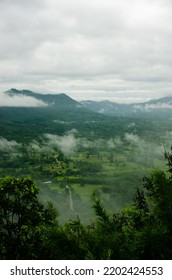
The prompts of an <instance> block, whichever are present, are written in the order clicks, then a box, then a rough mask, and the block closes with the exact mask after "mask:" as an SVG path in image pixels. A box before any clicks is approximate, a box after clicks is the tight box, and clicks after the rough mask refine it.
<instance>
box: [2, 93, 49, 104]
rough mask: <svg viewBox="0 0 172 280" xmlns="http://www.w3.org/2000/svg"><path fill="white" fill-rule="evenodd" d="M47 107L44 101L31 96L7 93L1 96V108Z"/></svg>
mask: <svg viewBox="0 0 172 280" xmlns="http://www.w3.org/2000/svg"><path fill="white" fill-rule="evenodd" d="M44 106H47V104H45V103H44V102H43V101H41V100H38V99H36V98H34V97H31V96H24V95H14V96H10V95H8V94H7V93H1V94H0V107H44Z"/></svg>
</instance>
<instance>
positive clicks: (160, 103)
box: [81, 96, 172, 116]
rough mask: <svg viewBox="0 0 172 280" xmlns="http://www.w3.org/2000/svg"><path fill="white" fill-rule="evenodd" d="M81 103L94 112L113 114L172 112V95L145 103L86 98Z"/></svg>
mask: <svg viewBox="0 0 172 280" xmlns="http://www.w3.org/2000/svg"><path fill="white" fill-rule="evenodd" d="M81 104H82V105H83V106H84V107H85V108H87V109H90V110H93V111H94V112H97V113H101V114H105V115H111V116H128V115H129V116H131V115H132V116H134V115H137V114H139V115H143V114H144V115H145V113H147V114H149V115H150V114H153V115H155V114H157V112H161V113H163V114H164V113H168V114H169V113H172V96H166V97H162V98H159V99H152V100H150V101H147V102H143V103H132V104H119V103H114V102H110V101H108V100H103V101H92V100H85V101H82V102H81Z"/></svg>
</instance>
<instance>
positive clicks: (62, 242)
mask: <svg viewBox="0 0 172 280" xmlns="http://www.w3.org/2000/svg"><path fill="white" fill-rule="evenodd" d="M166 158H167V160H168V172H167V173H165V172H163V171H161V170H156V171H154V172H153V173H152V174H151V175H150V176H148V177H145V178H144V180H143V187H144V188H143V190H141V189H137V191H136V194H135V197H134V201H133V203H132V204H131V205H130V206H128V207H125V208H123V209H122V210H121V211H120V212H119V211H118V212H114V213H113V214H109V213H108V211H107V210H106V209H105V208H104V207H103V206H102V204H101V201H100V199H99V198H97V196H96V195H95V194H94V195H93V198H92V199H93V202H92V203H93V207H94V210H95V213H96V219H95V220H94V222H92V223H91V224H89V225H84V224H83V223H82V221H81V220H80V219H79V217H78V218H76V219H73V220H71V221H69V222H68V223H65V224H64V225H63V226H62V225H60V224H59V222H58V217H57V212H56V210H55V208H54V206H53V205H52V204H51V203H48V204H47V206H46V207H45V206H43V204H42V203H41V202H40V201H39V199H38V194H39V188H38V187H37V186H36V185H35V184H34V183H33V181H32V180H31V179H16V178H10V177H6V178H4V179H1V180H0V204H1V208H0V209H1V211H0V237H1V238H0V249H1V250H0V258H1V259H85V260H88V259H104V260H108V259H171V258H172V251H171V247H170V246H169V244H170V243H171V241H172V234H171V232H172V222H171V221H172V154H166ZM131 273H132V272H131ZM143 273H145V272H144V271H143Z"/></svg>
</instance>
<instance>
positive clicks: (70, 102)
mask: <svg viewBox="0 0 172 280" xmlns="http://www.w3.org/2000/svg"><path fill="white" fill-rule="evenodd" d="M5 93H7V94H8V95H9V96H11V97H14V96H21V95H22V96H30V97H33V98H35V99H38V100H41V101H43V102H45V103H46V104H47V105H49V106H53V107H60V108H62V107H63V108H64V107H79V106H81V105H80V104H79V102H77V101H75V100H74V99H72V98H71V97H69V96H68V95H66V94H65V93H59V94H41V93H35V92H33V91H30V90H17V89H14V88H12V89H10V90H8V91H6V92H5Z"/></svg>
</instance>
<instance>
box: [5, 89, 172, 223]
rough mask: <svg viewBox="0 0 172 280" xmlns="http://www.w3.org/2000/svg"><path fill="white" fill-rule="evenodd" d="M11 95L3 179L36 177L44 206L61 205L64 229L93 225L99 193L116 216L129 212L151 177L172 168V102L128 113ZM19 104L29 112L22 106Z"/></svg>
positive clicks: (154, 103) (17, 93) (133, 106)
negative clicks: (171, 161) (168, 156)
mask: <svg viewBox="0 0 172 280" xmlns="http://www.w3.org/2000/svg"><path fill="white" fill-rule="evenodd" d="M5 95H7V96H8V98H7V99H6V102H7V103H6V105H3V104H1V106H0V118H1V123H0V131H1V136H0V152H1V159H0V176H1V177H5V176H8V175H12V176H16V177H32V178H33V179H34V180H35V181H36V183H37V184H38V185H39V187H40V189H41V194H40V197H41V200H42V201H43V202H44V203H46V201H47V200H50V201H52V202H53V203H54V205H55V207H57V209H58V211H59V215H60V219H61V222H65V221H68V219H69V218H72V217H77V216H79V217H80V218H81V220H83V221H84V222H85V223H89V222H90V221H91V220H92V219H93V216H94V215H93V209H92V206H91V203H92V202H91V196H92V194H93V192H95V193H96V195H97V196H99V197H100V198H101V201H102V202H103V204H104V205H105V206H106V207H107V208H108V209H109V211H111V212H113V211H116V210H120V209H122V208H123V207H125V206H127V205H129V204H130V203H131V201H132V199H133V196H134V193H135V191H136V189H137V188H138V187H139V186H140V185H141V184H142V178H143V176H145V175H146V174H149V173H150V171H151V170H152V169H154V168H165V167H164V152H165V150H169V149H170V147H171V139H172V130H171V118H172V111H171V103H170V102H171V98H170V97H169V98H168V99H167V98H166V99H162V100H158V101H156V100H154V101H149V102H147V103H143V104H129V105H126V104H124V105H122V104H116V103H113V104H112V103H111V102H108V101H106V102H105V101H102V102H93V101H88V102H80V103H79V102H77V101H75V100H73V99H71V98H70V97H69V96H67V95H66V94H57V95H43V94H37V93H33V92H31V91H27V90H22V91H19V90H16V89H11V90H9V91H8V92H6V93H5ZM25 98H26V99H25ZM28 98H31V99H28ZM17 99H20V100H25V102H26V103H25V104H27V106H25V105H23V104H20V103H18V106H16V105H15V102H16V100H17ZM9 100H10V102H9ZM35 100H36V101H35ZM12 101H13V105H12V103H11V102H12ZM29 101H31V104H30V106H29ZM33 101H34V102H35V103H34V106H33ZM38 101H39V102H41V103H39V102H38ZM8 102H9V104H8ZM19 104H20V105H19ZM35 104H37V105H36V106H35ZM42 104H44V105H42ZM160 104H162V106H160ZM164 104H168V106H167V107H165V105H164ZM91 105H94V106H91ZM104 105H106V106H105V107H104V110H100V107H101V106H104ZM107 105H108V106H107ZM121 106H123V107H121ZM117 107H118V109H117ZM155 107H156V108H155ZM108 108H111V109H113V113H112V111H111V110H110V109H109V111H108ZM121 108H124V109H125V114H124V110H122V109H121ZM136 108H137V111H136V110H135V109H136ZM164 108H166V109H168V112H167V111H166V115H164V114H163V110H164ZM148 109H149V110H148ZM132 110H133V111H132ZM150 110H152V111H150ZM161 110H162V112H161ZM100 111H101V112H100ZM157 115H158V117H157ZM69 190H70V191H69ZM71 201H72V207H71Z"/></svg>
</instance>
